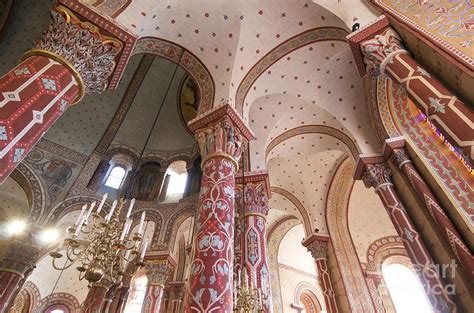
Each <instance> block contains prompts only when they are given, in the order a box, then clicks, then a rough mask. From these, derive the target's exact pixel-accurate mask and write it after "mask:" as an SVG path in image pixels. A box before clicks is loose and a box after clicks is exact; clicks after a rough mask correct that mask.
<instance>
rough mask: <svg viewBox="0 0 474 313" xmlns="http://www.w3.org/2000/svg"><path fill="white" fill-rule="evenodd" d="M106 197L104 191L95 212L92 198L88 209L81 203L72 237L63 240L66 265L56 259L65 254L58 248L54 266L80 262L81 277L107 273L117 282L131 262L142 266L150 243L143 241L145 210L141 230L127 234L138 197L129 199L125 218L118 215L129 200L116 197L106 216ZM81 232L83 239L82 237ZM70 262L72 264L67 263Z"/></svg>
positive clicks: (93, 279) (91, 278)
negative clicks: (104, 212)
mask: <svg viewBox="0 0 474 313" xmlns="http://www.w3.org/2000/svg"><path fill="white" fill-rule="evenodd" d="M106 198H107V194H105V195H104V196H103V198H102V201H101V203H100V204H99V206H98V208H97V210H96V211H95V212H93V210H94V208H95V206H96V202H95V201H94V202H92V203H91V204H90V205H89V209H88V210H87V206H88V205H87V204H85V205H84V206H83V207H82V210H81V212H80V214H79V217H78V218H77V220H76V223H74V225H72V226H71V227H69V228H68V230H67V231H68V233H69V238H66V239H65V240H64V244H63V249H64V248H65V250H66V258H67V260H66V262H65V263H64V265H63V266H59V265H58V264H57V262H56V261H57V260H58V259H61V258H62V257H63V254H62V253H60V252H59V251H53V252H51V253H50V256H51V257H53V267H54V268H55V269H57V270H64V269H67V268H69V267H71V266H72V265H73V264H77V265H78V266H77V267H76V269H77V270H78V271H79V280H83V279H86V280H87V281H88V282H89V283H90V284H93V283H96V282H98V281H100V280H101V279H102V278H104V277H107V279H109V280H110V281H112V282H113V283H118V282H119V280H120V279H121V276H122V275H123V273H125V270H126V268H127V266H128V265H129V264H134V265H135V268H136V269H137V270H138V268H140V267H141V266H143V265H144V264H143V258H144V256H145V252H146V250H147V247H148V241H147V240H145V241H143V226H144V222H145V212H143V213H142V215H141V219H140V224H139V226H138V231H137V232H136V233H134V234H133V236H131V238H128V237H129V236H128V233H129V231H130V228H131V226H132V220H131V219H130V213H131V211H132V208H133V205H134V203H135V199H132V200H131V201H130V205H129V207H128V210H127V214H126V217H125V220H120V218H119V216H120V213H121V211H122V208H123V206H124V204H125V202H126V200H125V199H121V200H120V204H119V206H118V208H117V200H115V201H114V202H113V204H112V207H111V209H110V211H109V213H108V214H107V216H106V217H105V218H103V217H102V216H101V215H100V212H101V210H102V207H103V205H104V203H105V200H106ZM81 233H82V236H83V240H79V235H80V234H81ZM68 263H69V264H68Z"/></svg>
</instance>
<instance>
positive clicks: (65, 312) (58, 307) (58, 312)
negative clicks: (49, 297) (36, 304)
mask: <svg viewBox="0 0 474 313" xmlns="http://www.w3.org/2000/svg"><path fill="white" fill-rule="evenodd" d="M45 313H69V309H68V307H67V306H65V305H63V304H53V305H51V306H50V307H48V308H47V309H46V311H45Z"/></svg>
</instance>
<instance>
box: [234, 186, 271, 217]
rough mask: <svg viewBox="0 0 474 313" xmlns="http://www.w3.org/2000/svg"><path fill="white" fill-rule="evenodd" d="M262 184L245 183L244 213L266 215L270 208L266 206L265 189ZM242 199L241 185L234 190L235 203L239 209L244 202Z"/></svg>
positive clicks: (266, 196) (266, 195)
mask: <svg viewBox="0 0 474 313" xmlns="http://www.w3.org/2000/svg"><path fill="white" fill-rule="evenodd" d="M264 184H265V183H264V182H260V183H246V184H245V187H244V190H245V192H244V195H245V199H244V201H245V212H246V213H258V214H262V215H267V214H268V211H269V210H270V207H269V206H268V194H267V188H266V187H265V185H264ZM244 201H243V199H242V185H240V186H238V187H237V188H236V196H235V203H236V205H237V206H239V207H241V206H242V203H243V202H244Z"/></svg>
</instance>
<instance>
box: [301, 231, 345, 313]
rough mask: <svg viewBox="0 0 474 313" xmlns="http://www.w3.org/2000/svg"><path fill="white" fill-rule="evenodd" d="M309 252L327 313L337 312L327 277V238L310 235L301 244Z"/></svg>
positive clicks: (329, 278) (333, 294)
mask: <svg viewBox="0 0 474 313" xmlns="http://www.w3.org/2000/svg"><path fill="white" fill-rule="evenodd" d="M301 244H302V245H303V246H305V247H306V249H308V251H309V252H311V255H312V256H313V258H314V260H315V262H316V267H317V269H318V280H319V284H320V286H321V289H322V290H323V294H324V301H325V302H326V309H327V311H328V312H329V313H336V312H338V308H337V303H336V297H335V293H334V290H333V288H332V283H331V277H330V276H329V270H328V263H327V249H328V245H329V236H328V235H320V234H316V233H312V234H311V235H309V236H308V237H307V238H306V239H304V240H303V241H302V243H301Z"/></svg>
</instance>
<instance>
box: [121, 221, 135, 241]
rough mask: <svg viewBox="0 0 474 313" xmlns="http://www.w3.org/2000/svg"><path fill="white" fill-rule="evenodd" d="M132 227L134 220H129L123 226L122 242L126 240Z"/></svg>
mask: <svg viewBox="0 0 474 313" xmlns="http://www.w3.org/2000/svg"><path fill="white" fill-rule="evenodd" d="M131 225H132V220H131V219H127V221H126V222H125V223H124V224H123V230H122V234H121V235H120V241H122V240H123V239H124V238H125V235H127V233H128V230H129V229H130V226H131Z"/></svg>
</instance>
